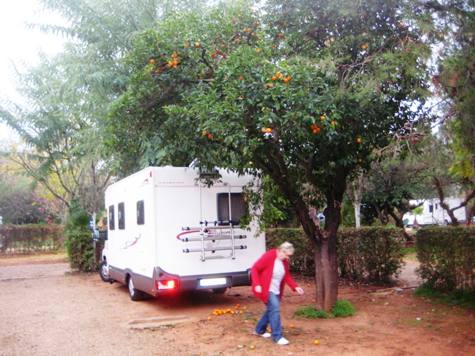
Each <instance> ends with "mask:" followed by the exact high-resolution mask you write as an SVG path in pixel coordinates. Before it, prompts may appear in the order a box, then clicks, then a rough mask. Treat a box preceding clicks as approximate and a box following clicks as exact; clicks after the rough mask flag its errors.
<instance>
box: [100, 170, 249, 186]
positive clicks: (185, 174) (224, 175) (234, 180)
mask: <svg viewBox="0 0 475 356" xmlns="http://www.w3.org/2000/svg"><path fill="white" fill-rule="evenodd" d="M218 171H219V174H220V175H221V181H222V182H223V183H226V184H230V185H231V186H244V185H246V184H248V183H249V182H250V181H252V180H253V179H254V177H253V176H252V175H238V174H237V173H235V172H232V171H230V170H226V169H219V170H218ZM198 174H199V169H198V168H190V167H174V166H164V167H147V168H144V169H142V170H140V171H138V172H136V173H133V174H131V175H130V176H127V177H125V178H123V179H121V180H119V181H117V182H115V183H113V184H111V185H110V186H109V187H108V188H107V190H110V189H114V187H116V186H117V187H118V186H120V185H123V184H124V183H126V182H128V181H131V180H134V179H139V177H143V179H144V181H146V180H148V179H150V178H153V179H154V183H155V185H158V186H166V185H170V186H190V185H196V182H197V178H198ZM107 190H106V191H107Z"/></svg>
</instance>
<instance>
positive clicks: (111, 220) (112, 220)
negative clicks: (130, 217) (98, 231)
mask: <svg viewBox="0 0 475 356" xmlns="http://www.w3.org/2000/svg"><path fill="white" fill-rule="evenodd" d="M114 229H115V218H114V205H111V206H109V230H114Z"/></svg>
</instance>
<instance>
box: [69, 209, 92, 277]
mask: <svg viewBox="0 0 475 356" xmlns="http://www.w3.org/2000/svg"><path fill="white" fill-rule="evenodd" d="M88 225H89V216H88V214H87V213H86V211H84V209H82V208H81V207H80V206H79V204H78V203H77V202H73V203H72V204H71V207H70V209H69V217H68V221H67V223H66V227H65V235H66V241H65V245H66V251H67V252H68V257H69V263H70V265H71V267H72V268H76V269H78V270H80V271H83V272H90V271H94V270H96V269H97V266H96V263H95V256H94V247H93V240H92V236H91V231H90V230H89V227H88Z"/></svg>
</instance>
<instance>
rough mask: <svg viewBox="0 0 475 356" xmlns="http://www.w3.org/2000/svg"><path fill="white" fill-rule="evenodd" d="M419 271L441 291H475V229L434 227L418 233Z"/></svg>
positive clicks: (427, 281)
mask: <svg viewBox="0 0 475 356" xmlns="http://www.w3.org/2000/svg"><path fill="white" fill-rule="evenodd" d="M416 251H417V259H418V260H419V262H420V263H421V265H420V267H419V274H420V276H421V278H422V279H423V281H424V284H425V285H426V286H428V287H430V288H433V289H436V290H441V291H453V290H461V291H468V292H475V228H474V227H433V228H427V229H421V230H419V231H418V232H417V234H416Z"/></svg>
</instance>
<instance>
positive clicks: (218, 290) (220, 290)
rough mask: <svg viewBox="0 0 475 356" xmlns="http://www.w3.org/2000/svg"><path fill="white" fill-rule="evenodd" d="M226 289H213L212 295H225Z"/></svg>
mask: <svg viewBox="0 0 475 356" xmlns="http://www.w3.org/2000/svg"><path fill="white" fill-rule="evenodd" d="M226 290H227V288H214V289H212V291H213V293H214V294H224V293H226Z"/></svg>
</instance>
